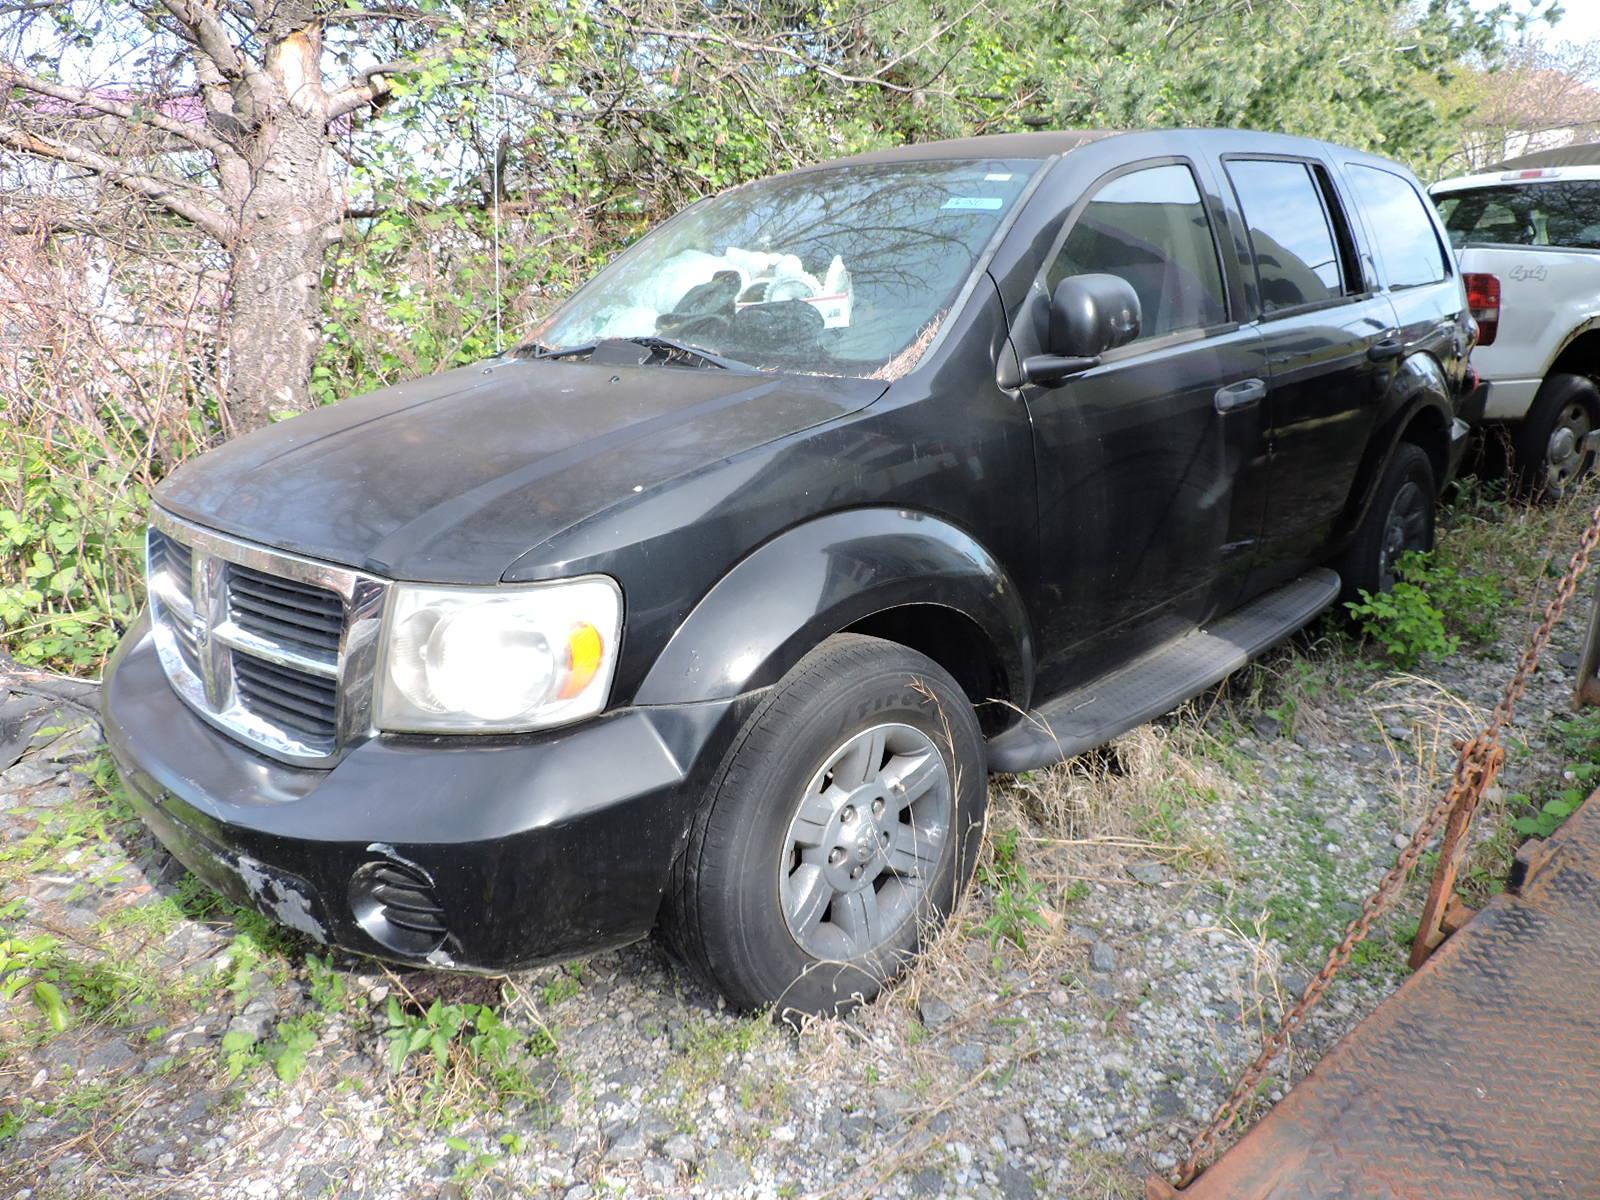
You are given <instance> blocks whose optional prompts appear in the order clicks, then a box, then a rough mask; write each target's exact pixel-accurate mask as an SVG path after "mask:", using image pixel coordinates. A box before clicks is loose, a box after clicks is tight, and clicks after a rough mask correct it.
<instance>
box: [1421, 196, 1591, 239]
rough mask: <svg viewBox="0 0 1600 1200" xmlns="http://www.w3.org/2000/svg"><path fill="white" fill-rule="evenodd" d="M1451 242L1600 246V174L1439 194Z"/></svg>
mask: <svg viewBox="0 0 1600 1200" xmlns="http://www.w3.org/2000/svg"><path fill="white" fill-rule="evenodd" d="M1439 214H1440V215H1441V216H1442V217H1444V227H1445V231H1446V232H1447V233H1449V235H1450V244H1451V245H1453V246H1455V247H1456V248H1457V249H1460V248H1461V247H1462V246H1559V247H1563V248H1566V249H1569V250H1600V180H1586V179H1574V180H1566V181H1562V182H1556V183H1521V184H1515V185H1507V186H1504V187H1485V188H1473V189H1472V190H1471V191H1464V192H1450V193H1449V194H1447V195H1445V196H1441V197H1440V198H1439Z"/></svg>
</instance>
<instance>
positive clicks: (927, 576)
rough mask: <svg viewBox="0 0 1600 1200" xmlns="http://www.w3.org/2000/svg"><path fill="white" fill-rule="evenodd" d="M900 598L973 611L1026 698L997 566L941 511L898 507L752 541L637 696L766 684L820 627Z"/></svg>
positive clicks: (1009, 600)
mask: <svg viewBox="0 0 1600 1200" xmlns="http://www.w3.org/2000/svg"><path fill="white" fill-rule="evenodd" d="M907 604H931V605H938V606H942V607H945V608H950V609H954V610H956V611H957V612H960V613H962V614H964V615H965V616H967V617H968V618H970V619H971V620H973V621H974V622H975V623H976V624H977V625H978V627H979V628H980V629H982V630H983V632H984V634H985V635H986V636H987V637H988V639H989V641H990V643H991V645H992V646H993V648H994V650H995V653H996V657H997V659H998V661H999V663H1000V665H1001V668H1002V669H1003V671H1004V672H1005V675H1006V684H1007V691H1008V693H1009V694H1010V695H1011V696H1012V698H1013V699H1014V700H1015V701H1016V702H1017V703H1019V704H1022V705H1026V702H1027V699H1028V697H1029V696H1030V695H1031V694H1032V689H1033V648H1032V640H1031V634H1030V632H1029V624H1028V618H1027V613H1026V611H1025V609H1024V607H1023V603H1022V598H1021V596H1020V595H1019V594H1018V592H1017V589H1016V587H1015V585H1014V584H1013V583H1012V581H1011V579H1010V578H1009V576H1008V575H1007V574H1006V572H1005V570H1004V568H1002V567H1001V565H1000V564H999V562H998V561H996V559H995V558H994V556H993V555H991V554H990V553H989V552H988V551H987V550H986V549H984V547H983V546H982V545H981V544H980V543H979V542H978V541H977V540H976V539H975V538H973V537H972V536H971V535H970V534H968V533H966V532H964V531H963V530H961V529H959V528H957V527H956V526H954V525H952V524H950V523H949V522H947V521H943V520H941V519H939V518H938V517H935V516H932V515H930V514H927V513H921V512H915V511H911V510H907V509H897V508H858V509H850V510H847V511H844V512H836V513H830V514H828V515H827V516H823V517H818V518H816V519H814V520H810V521H807V522H806V523H804V524H802V525H798V526H795V527H794V528H791V529H789V530H786V531H785V532H783V533H781V534H779V535H778V536H777V537H774V538H773V539H772V540H771V541H768V542H766V543H764V544H763V545H762V546H760V547H758V548H757V549H756V550H754V551H752V552H751V553H750V554H749V555H747V556H746V557H745V558H744V559H743V560H741V561H740V562H739V563H738V565H736V566H735V567H734V568H733V569H732V570H731V571H729V572H728V573H727V574H726V575H724V576H723V577H722V579H721V580H719V581H718V582H717V583H716V584H715V585H714V586H713V587H712V588H711V590H710V591H709V592H707V593H706V595H705V596H704V597H703V598H702V599H701V601H700V602H699V604H697V605H696V606H695V608H694V610H693V611H692V612H690V614H689V616H688V617H687V618H685V620H684V622H683V624H682V625H680V626H679V627H678V629H677V631H676V632H675V633H674V634H673V635H672V637H671V639H670V640H669V641H668V642H667V645H666V648H665V649H664V650H662V652H661V654H660V655H659V656H658V657H657V659H656V661H655V663H654V665H653V666H652V667H651V668H650V671H649V674H648V675H646V677H645V680H644V682H643V683H642V684H641V685H640V687H639V691H638V693H637V695H636V697H635V703H638V704H686V703H693V702H696V701H699V700H709V699H727V698H729V697H732V696H736V695H738V694H740V693H741V692H747V691H750V690H752V689H754V688H760V687H766V686H769V685H771V684H773V683H775V682H777V680H778V679H780V678H782V676H783V675H784V673H785V672H786V671H788V670H789V668H791V667H792V666H794V664H795V663H797V662H799V660H800V659H801V658H802V657H804V655H805V654H806V653H807V651H809V650H811V649H812V647H814V646H816V645H817V644H818V643H819V642H821V641H822V640H823V639H824V638H826V637H828V636H830V635H832V634H834V633H837V632H839V631H840V630H841V629H845V628H847V627H848V626H850V625H852V624H854V623H855V622H857V621H860V620H862V619H863V618H866V617H869V616H872V615H873V614H874V613H878V612H882V611H884V610H885V609H890V608H896V607H899V606H901V605H907Z"/></svg>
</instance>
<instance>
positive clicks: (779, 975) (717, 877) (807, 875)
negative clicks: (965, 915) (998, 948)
mask: <svg viewBox="0 0 1600 1200" xmlns="http://www.w3.org/2000/svg"><path fill="white" fill-rule="evenodd" d="M987 797H988V776H987V770H986V764H985V759H984V742H983V737H982V735H981V733H980V731H979V728H978V722H977V717H976V715H975V714H974V712H973V709H972V705H971V703H970V702H969V701H968V699H967V697H966V696H965V695H963V694H962V691H961V689H960V687H959V686H958V685H957V684H956V682H955V680H953V679H952V678H951V677H950V675H949V674H948V673H947V672H946V671H945V670H944V669H943V668H942V667H940V666H939V665H938V664H937V663H935V662H933V661H932V660H931V659H929V658H927V657H925V656H923V655H921V654H918V653H916V652H915V651H913V650H910V649H908V648H906V647H904V646H901V645H898V644H896V643H894V642H887V641H883V640H880V639H878V638H869V637H862V636H859V635H855V634H843V635H839V636H836V637H832V638H829V639H828V640H827V641H826V642H824V643H823V644H822V645H821V646H819V647H817V649H815V650H814V651H812V652H811V653H810V654H808V655H807V656H806V657H805V658H804V659H802V660H801V661H800V662H799V663H798V664H797V665H796V666H795V668H794V669H793V670H792V671H790V672H789V674H787V675H786V676H784V678H783V679H782V680H781V681H780V682H779V683H778V685H777V686H776V687H775V688H774V689H773V691H772V694H771V695H769V696H768V697H767V698H766V700H765V701H764V702H763V703H762V704H761V706H760V707H759V708H758V709H757V710H756V711H755V713H753V714H752V715H751V717H750V718H749V720H748V721H747V722H746V724H745V726H744V728H743V729H742V730H741V731H740V733H739V736H738V737H737V738H736V739H735V742H734V746H733V749H732V750H730V752H729V755H728V758H727V759H726V760H725V762H724V763H723V765H722V767H721V769H720V770H719V772H718V775H717V778H716V779H715V780H714V781H713V784H712V788H711V794H710V796H709V798H708V799H707V801H706V803H705V804H704V805H703V806H702V809H701V811H700V814H699V816H698V817H697V819H696V821H695V824H694V827H693V830H692V831H691V833H690V837H689V843H688V846H687V847H686V849H685V850H684V853H683V854H682V856H681V857H680V858H679V860H678V862H677V863H676V864H675V866H674V869H673V888H672V892H671V895H670V897H669V902H668V911H667V914H666V922H665V924H666V932H667V935H668V940H669V942H670V943H671V944H672V946H673V948H674V949H675V950H676V951H677V952H678V954H679V955H680V957H682V958H683V959H684V960H685V961H686V962H687V963H688V964H689V966H690V967H691V968H692V969H693V970H694V971H695V972H696V973H697V974H699V975H700V976H701V977H702V978H703V979H705V981H706V982H707V983H709V984H710V985H711V986H712V987H714V988H716V989H717V990H719V991H720V992H722V993H723V995H725V996H726V997H727V998H728V1000H729V1001H731V1002H732V1003H733V1004H734V1005H735V1006H736V1007H738V1008H741V1009H747V1010H748V1009H756V1008H761V1007H764V1006H767V1005H772V1006H773V1007H774V1008H775V1010H776V1013H777V1015H779V1016H781V1017H791V1016H794V1015H796V1014H800V1013H837V1012H842V1011H845V1010H848V1009H849V1008H851V1007H853V1006H854V1005H856V1004H859V1003H864V1002H867V1001H870V1000H871V999H873V998H874V997H875V996H876V995H877V994H878V992H879V991H880V990H881V989H882V987H883V985H884V984H885V983H886V982H887V981H888V980H889V979H891V978H893V976H894V975H895V974H897V973H898V972H899V971H900V970H902V969H903V968H904V967H905V966H906V965H907V964H908V963H909V962H910V961H911V960H912V959H913V958H914V957H915V956H916V954H917V953H918V951H919V950H920V949H921V947H922V945H923V943H924V941H925V939H926V937H927V935H928V934H929V933H930V932H931V931H932V930H933V929H934V928H936V927H937V925H938V924H939V923H940V922H941V921H942V920H943V919H944V917H945V916H947V915H948V914H949V912H950V911H951V909H952V908H953V907H954V904H955V901H956V899H957V897H958V896H959V894H960V892H961V889H962V888H963V887H964V886H965V885H966V882H967V880H968V879H969V878H970V877H971V874H972V868H973V865H974V860H975V858H976V856H977V853H978V846H979V842H980V841H981V839H982V832H983V819H984V812H985V808H986V805H987Z"/></svg>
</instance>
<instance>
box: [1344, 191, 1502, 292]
mask: <svg viewBox="0 0 1600 1200" xmlns="http://www.w3.org/2000/svg"><path fill="white" fill-rule="evenodd" d="M1350 182H1351V185H1352V186H1353V187H1354V188H1355V190H1356V198H1357V199H1358V200H1360V201H1361V207H1362V208H1364V209H1365V210H1366V213H1367V218H1368V224H1369V225H1371V227H1372V234H1373V237H1375V238H1376V239H1377V241H1378V252H1379V253H1380V254H1381V255H1382V256H1383V265H1384V269H1385V272H1386V273H1387V274H1388V276H1389V286H1390V287H1397V288H1404V287H1417V286H1418V285H1420V284H1424V283H1438V282H1439V281H1440V280H1442V279H1445V278H1447V277H1448V275H1449V270H1448V269H1447V268H1446V266H1445V262H1444V251H1443V249H1442V248H1441V247H1440V245H1439V235H1438V234H1437V233H1436V232H1434V228H1433V222H1432V221H1431V220H1429V218H1428V210H1427V209H1426V208H1424V207H1423V204H1424V201H1423V199H1422V197H1421V196H1419V195H1417V189H1416V188H1414V187H1412V186H1411V184H1410V183H1408V182H1407V181H1406V180H1404V179H1402V178H1401V177H1400V176H1398V175H1396V174H1395V173H1394V172H1393V171H1385V170H1382V169H1380V168H1378V167H1368V166H1364V165H1362V164H1361V163H1351V164H1350ZM1507 215H1508V216H1509V214H1507Z"/></svg>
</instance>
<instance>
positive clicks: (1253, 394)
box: [1212, 379, 1267, 413]
mask: <svg viewBox="0 0 1600 1200" xmlns="http://www.w3.org/2000/svg"><path fill="white" fill-rule="evenodd" d="M1266 394H1267V385H1266V382H1265V381H1264V380H1260V379H1241V380H1240V381H1239V382H1238V383H1230V384H1229V385H1228V386H1227V387H1219V388H1218V389H1217V394H1216V395H1215V396H1213V397H1212V402H1213V403H1214V404H1216V406H1217V411H1218V412H1219V413H1225V412H1233V411H1234V410H1235V409H1239V408H1249V407H1250V406H1251V405H1252V404H1259V403H1260V402H1261V400H1262V399H1263V398H1264V397H1265V396H1266Z"/></svg>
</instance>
